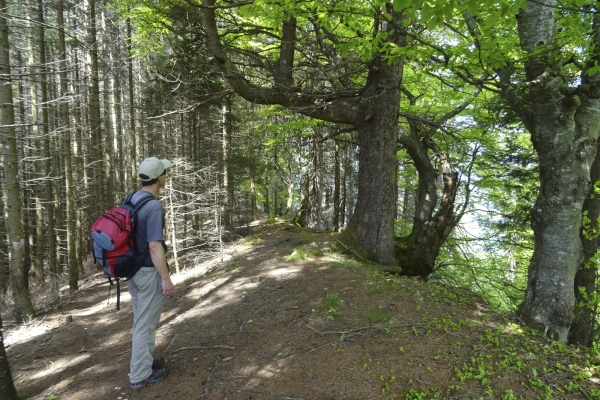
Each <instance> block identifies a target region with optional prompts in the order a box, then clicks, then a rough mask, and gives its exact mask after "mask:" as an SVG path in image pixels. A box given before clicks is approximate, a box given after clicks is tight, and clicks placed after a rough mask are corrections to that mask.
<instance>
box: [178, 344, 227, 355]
mask: <svg viewBox="0 0 600 400" xmlns="http://www.w3.org/2000/svg"><path fill="white" fill-rule="evenodd" d="M209 349H229V350H235V347H232V346H224V345H216V346H207V347H204V346H191V347H182V348H180V349H177V350H173V351H171V353H177V352H180V351H183V350H209Z"/></svg>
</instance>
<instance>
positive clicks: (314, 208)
mask: <svg viewBox="0 0 600 400" xmlns="http://www.w3.org/2000/svg"><path fill="white" fill-rule="evenodd" d="M322 160H323V146H321V143H319V142H318V141H314V142H313V163H312V164H313V165H312V188H311V193H310V211H311V212H310V214H309V220H310V222H309V225H308V226H310V227H311V228H318V229H321V228H322V221H321V203H322V195H323V193H322V188H321V179H322V178H321V164H322Z"/></svg>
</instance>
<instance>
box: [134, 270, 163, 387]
mask: <svg viewBox="0 0 600 400" xmlns="http://www.w3.org/2000/svg"><path fill="white" fill-rule="evenodd" d="M127 287H128V288H129V294H130V295H131V307H132V308H133V329H132V332H131V365H130V370H129V381H130V382H131V383H137V382H140V381H143V380H144V379H146V378H148V377H149V376H150V374H152V360H153V357H152V353H153V352H154V347H155V338H156V328H157V327H158V322H159V321H160V313H161V311H162V307H163V303H164V302H165V296H163V294H162V283H161V279H160V275H159V274H158V272H157V271H156V268H154V267H142V268H140V270H139V271H138V272H137V273H136V274H135V275H134V276H133V278H131V279H129V280H128V281H127Z"/></svg>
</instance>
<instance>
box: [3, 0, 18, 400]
mask: <svg viewBox="0 0 600 400" xmlns="http://www.w3.org/2000/svg"><path fill="white" fill-rule="evenodd" d="M1 1H2V2H4V0H1ZM0 393H4V395H5V396H6V400H17V390H16V389H15V384H14V382H13V379H12V375H11V373H10V365H9V364H8V357H7V355H6V350H5V349H4V335H3V334H2V316H1V315H0ZM3 398H4V397H3Z"/></svg>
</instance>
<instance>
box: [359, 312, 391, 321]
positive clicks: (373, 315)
mask: <svg viewBox="0 0 600 400" xmlns="http://www.w3.org/2000/svg"><path fill="white" fill-rule="evenodd" d="M360 317H361V318H364V319H366V320H369V321H371V322H375V323H385V322H389V321H390V320H391V319H392V316H391V315H389V314H386V313H384V312H381V311H377V310H370V311H365V312H363V313H361V314H360Z"/></svg>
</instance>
